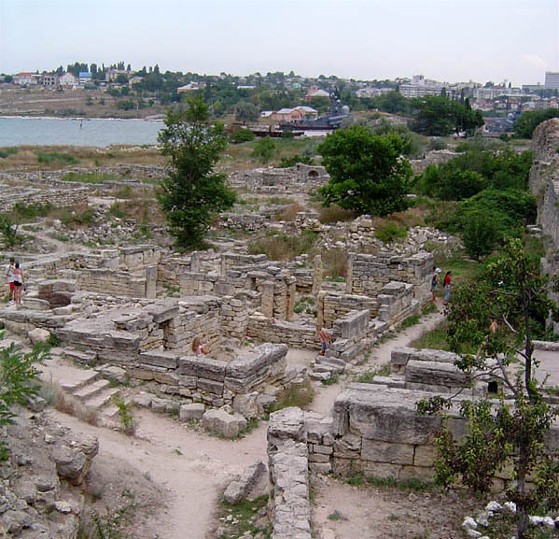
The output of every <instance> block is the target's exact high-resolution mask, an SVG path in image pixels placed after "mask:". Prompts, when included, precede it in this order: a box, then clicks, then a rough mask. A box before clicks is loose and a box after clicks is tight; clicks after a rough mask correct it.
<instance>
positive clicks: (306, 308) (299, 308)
mask: <svg viewBox="0 0 559 539" xmlns="http://www.w3.org/2000/svg"><path fill="white" fill-rule="evenodd" d="M293 312H294V313H295V314H302V313H306V314H310V315H312V316H316V307H315V300H314V298H313V297H312V296H304V297H302V298H301V299H300V300H299V301H298V302H297V303H295V306H294V307H293Z"/></svg>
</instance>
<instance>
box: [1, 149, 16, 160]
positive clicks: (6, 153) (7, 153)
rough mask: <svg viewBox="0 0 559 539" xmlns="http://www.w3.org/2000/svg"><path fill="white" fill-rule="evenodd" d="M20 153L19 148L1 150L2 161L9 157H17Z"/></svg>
mask: <svg viewBox="0 0 559 539" xmlns="http://www.w3.org/2000/svg"><path fill="white" fill-rule="evenodd" d="M18 151H19V148H18V147H16V146H14V147H8V148H0V159H6V157H9V156H10V155H15V154H16V153H17V152H18Z"/></svg>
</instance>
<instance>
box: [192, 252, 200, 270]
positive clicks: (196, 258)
mask: <svg viewBox="0 0 559 539" xmlns="http://www.w3.org/2000/svg"><path fill="white" fill-rule="evenodd" d="M190 271H191V272H192V273H200V253H199V252H198V251H194V252H193V253H192V254H191V255H190Z"/></svg>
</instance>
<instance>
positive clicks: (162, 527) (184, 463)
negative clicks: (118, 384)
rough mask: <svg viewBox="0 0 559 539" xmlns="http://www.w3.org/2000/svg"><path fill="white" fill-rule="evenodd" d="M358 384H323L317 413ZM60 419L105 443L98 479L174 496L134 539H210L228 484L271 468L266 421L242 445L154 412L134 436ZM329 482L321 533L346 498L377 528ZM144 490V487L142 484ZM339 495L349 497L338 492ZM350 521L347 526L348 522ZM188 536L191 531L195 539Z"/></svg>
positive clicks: (406, 337)
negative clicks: (257, 466)
mask: <svg viewBox="0 0 559 539" xmlns="http://www.w3.org/2000/svg"><path fill="white" fill-rule="evenodd" d="M441 318H442V315H439V314H434V315H430V316H429V317H427V318H425V319H424V320H423V321H422V323H421V324H418V325H417V326H413V327H411V328H409V329H407V330H406V331H403V332H401V333H399V334H398V335H396V336H395V337H394V338H392V339H388V340H385V341H383V342H382V343H381V344H380V345H379V346H377V347H375V348H373V350H372V353H371V355H370V358H369V360H368V361H367V362H366V363H364V364H363V365H361V366H359V367H357V368H356V370H357V371H358V370H371V369H372V368H374V367H375V366H377V365H381V364H383V363H386V362H388V361H389V360H390V351H391V350H392V349H393V348H395V347H397V346H405V345H407V344H408V343H409V342H410V341H411V340H413V339H415V338H416V337H418V336H419V335H421V333H423V332H424V331H425V330H427V329H430V328H431V327H434V326H435V325H436V324H437V323H439V322H440V320H441ZM314 357H316V352H313V351H308V350H290V353H289V355H288V362H289V363H290V364H299V365H308V364H309V363H310V361H311V360H312V359H313V358H314ZM352 379H353V375H348V376H346V377H344V379H343V380H342V381H341V382H340V383H338V384H335V385H332V386H324V385H321V384H316V386H315V389H316V397H315V400H314V402H313V403H312V405H311V406H310V409H311V410H313V411H316V412H320V413H322V414H329V413H330V411H331V409H332V405H333V403H334V400H335V398H336V396H337V395H338V394H339V393H340V391H342V390H343V388H344V387H345V385H346V384H347V383H348V382H350V381H351V380H352ZM53 414H54V415H55V417H56V419H57V421H59V422H60V423H61V424H63V425H65V426H68V427H70V428H71V429H72V430H74V431H76V432H82V433H88V434H94V435H95V436H97V437H98V438H99V447H100V449H99V454H98V456H97V457H96V458H95V460H94V464H93V468H92V472H93V473H95V472H96V468H97V473H98V476H100V475H101V470H102V474H103V475H104V476H105V477H109V478H110V477H113V476H114V477H117V476H118V472H119V471H120V470H119V468H125V469H127V470H128V469H129V470H130V472H129V474H138V475H143V476H144V477H148V478H149V479H150V480H151V481H152V482H153V483H154V484H157V485H158V486H160V487H162V488H163V490H164V492H165V493H166V494H165V500H164V507H165V509H164V511H158V512H157V513H156V514H155V515H154V518H152V519H151V520H150V521H149V522H148V523H145V524H143V525H142V528H141V530H138V533H137V534H136V535H134V537H135V539H153V538H154V537H159V538H163V537H164V538H165V539H184V537H188V538H189V539H206V538H207V537H208V533H209V530H210V528H211V527H212V524H213V513H214V510H215V507H216V503H217V501H218V499H219V497H220V496H221V494H222V492H223V489H224V487H225V486H226V484H227V483H228V481H230V480H231V479H232V478H233V476H234V475H235V474H237V473H239V472H241V471H242V470H243V469H245V468H246V467H247V466H250V465H251V464H254V463H255V462H256V461H257V460H263V461H264V462H266V461H267V456H266V428H267V423H266V422H261V424H260V426H259V427H258V428H257V429H256V430H254V431H252V432H251V433H250V434H249V435H247V436H246V437H245V438H243V439H241V440H236V441H227V440H222V439H218V438H215V437H211V436H209V435H207V434H205V433H204V432H201V431H197V430H195V429H194V428H193V427H191V426H187V425H185V424H181V423H179V422H177V421H176V420H174V419H171V418H168V417H166V416H163V415H156V414H153V413H151V412H146V411H137V412H136V414H135V415H136V419H137V423H138V427H137V431H136V436H134V437H128V436H125V435H123V434H121V433H119V432H115V431H111V430H109V429H106V428H97V427H93V426H90V425H87V424H85V423H83V422H80V421H79V420H78V419H76V418H73V417H71V416H67V415H64V414H60V413H57V412H53ZM325 481H326V482H325V483H324V485H325V486H326V483H328V485H327V488H326V489H325V490H324V492H322V489H321V490H319V494H318V498H317V499H318V502H317V508H316V511H315V512H316V515H317V517H316V518H318V520H317V525H318V526H319V527H320V526H323V524H324V523H327V524H332V523H331V521H330V520H329V515H331V514H332V512H333V511H335V510H336V509H335V508H336V507H337V505H336V503H337V500H338V498H337V496H338V495H343V496H344V497H345V499H347V500H348V502H347V503H345V504H344V505H343V512H344V513H345V514H346V516H344V519H348V518H351V520H352V521H353V522H354V524H355V525H361V524H363V525H367V526H370V525H371V523H370V522H367V523H365V522H361V517H360V516H359V515H360V514H361V513H366V509H365V507H364V506H363V503H365V502H363V503H361V502H360V501H359V499H358V498H355V499H354V500H353V501H350V500H349V498H348V496H349V494H348V492H343V489H344V488H346V487H347V485H345V486H344V485H342V486H341V487H336V486H335V484H334V483H332V482H331V481H330V480H325ZM136 487H137V488H139V489H141V488H142V487H141V486H138V483H136ZM338 488H341V489H342V490H337V489H338ZM139 495H140V496H141V495H142V493H141V492H140V493H139ZM361 496H363V495H361ZM340 507H341V506H340ZM380 507H381V506H379V508H380ZM382 507H384V506H382ZM387 507H389V506H387ZM390 507H391V506H390ZM382 511H384V509H382ZM382 511H381V512H382ZM382 514H383V515H384V513H382ZM368 520H370V518H369V519H368ZM345 522H346V521H345V520H343V521H341V522H340V523H341V524H342V523H345ZM331 528H332V526H327V527H326V528H325V529H331ZM185 530H188V533H187V535H185ZM355 532H356V528H355V526H353V527H352V528H351V533H352V534H353V535H350V534H349V532H348V535H346V534H345V533H343V534H342V535H335V536H333V537H336V538H338V539H346V538H347V539H349V538H350V537H354V536H355ZM361 536H362V537H365V536H363V535H361ZM367 537H380V536H379V535H370V536H367Z"/></svg>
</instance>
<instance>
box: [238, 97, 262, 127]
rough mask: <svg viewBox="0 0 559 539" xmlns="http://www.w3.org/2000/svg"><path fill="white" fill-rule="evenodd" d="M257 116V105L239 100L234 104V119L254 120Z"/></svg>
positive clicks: (241, 120)
mask: <svg viewBox="0 0 559 539" xmlns="http://www.w3.org/2000/svg"><path fill="white" fill-rule="evenodd" d="M259 116H260V112H259V111H258V107H257V106H256V105H254V104H253V103H249V102H247V101H239V102H238V103H237V104H236V105H235V120H237V121H239V122H244V123H246V122H256V120H258V117H259Z"/></svg>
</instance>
